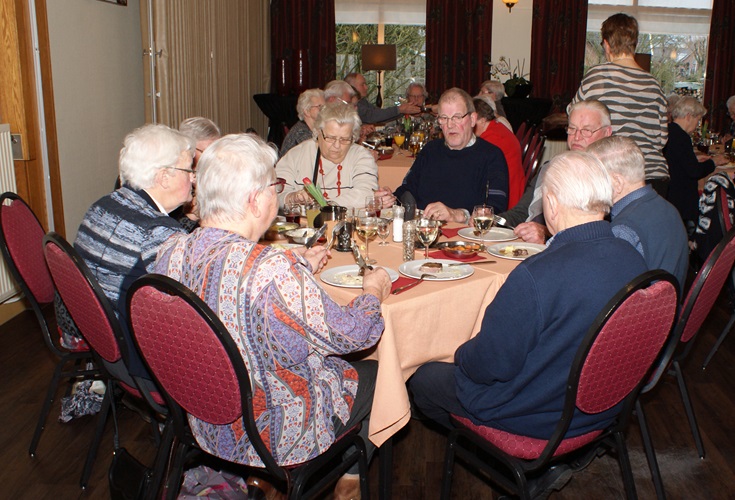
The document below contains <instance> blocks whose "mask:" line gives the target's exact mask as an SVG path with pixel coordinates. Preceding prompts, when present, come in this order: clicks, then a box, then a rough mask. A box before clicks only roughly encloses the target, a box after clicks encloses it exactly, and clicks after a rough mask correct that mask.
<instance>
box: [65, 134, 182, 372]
mask: <svg viewBox="0 0 735 500" xmlns="http://www.w3.org/2000/svg"><path fill="white" fill-rule="evenodd" d="M193 156H194V141H193V140H192V139H190V138H189V137H187V136H185V135H184V134H182V133H181V132H178V131H176V130H173V129H171V128H169V127H167V126H165V125H144V126H142V127H140V128H138V129H136V130H134V131H133V132H131V133H130V134H128V135H127V137H125V142H124V146H123V148H122V149H121V150H120V160H119V165H120V179H121V181H122V187H121V188H120V189H117V190H116V191H114V192H112V193H110V194H108V195H106V196H103V197H102V198H100V199H99V200H97V201H96V202H94V204H92V206H91V207H90V208H89V210H87V213H86V214H85V216H84V219H83V220H82V224H81V225H80V226H79V230H78V232H77V237H76V240H75V241H74V247H75V248H76V249H77V251H78V252H79V254H80V255H81V256H82V258H83V259H84V262H85V263H86V264H87V267H89V269H90V271H92V275H93V276H94V277H95V278H96V279H97V281H98V282H99V284H100V286H101V287H102V291H103V292H104V293H105V295H106V296H107V298H108V299H109V300H110V303H111V304H112V306H113V308H114V309H115V313H116V314H117V316H118V318H120V319H121V322H120V323H121V324H122V325H123V328H124V327H125V325H126V324H127V322H126V321H125V294H126V291H127V289H128V288H129V287H130V284H131V283H132V282H133V281H135V280H136V279H137V278H139V277H141V276H143V275H144V274H146V273H149V272H152V271H153V264H154V261H155V259H156V253H157V252H158V248H159V247H160V246H161V244H162V243H163V242H164V241H166V239H168V237H169V236H172V235H174V234H177V233H183V232H184V229H183V228H182V227H181V224H179V223H178V222H177V221H176V220H175V219H173V218H172V217H169V216H168V213H169V212H172V211H173V210H174V209H176V208H178V207H179V206H181V205H182V204H184V203H186V202H188V201H190V200H191V196H192V194H191V192H192V182H193V181H194V171H193V170H192V160H193ZM125 333H126V335H127V331H125ZM128 340H130V338H129V337H128ZM129 351H130V353H131V357H132V362H131V366H129V367H128V369H129V371H130V373H131V374H133V375H136V376H141V377H144V378H148V379H150V376H149V375H148V373H147V371H146V370H145V368H144V366H143V363H142V361H141V360H140V358H139V357H138V356H137V350H136V349H135V348H134V347H133V344H132V342H130V350H129Z"/></svg>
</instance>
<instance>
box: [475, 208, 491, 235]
mask: <svg viewBox="0 0 735 500" xmlns="http://www.w3.org/2000/svg"><path fill="white" fill-rule="evenodd" d="M493 216H494V212H493V207H490V206H488V205H475V208H473V209H472V223H473V224H474V226H475V234H477V233H478V232H479V233H480V234H479V236H480V237H481V238H482V237H484V236H485V235H486V234H487V233H488V231H490V228H492V227H493V222H494V218H493Z"/></svg>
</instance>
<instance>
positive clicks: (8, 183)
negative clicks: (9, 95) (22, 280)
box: [0, 123, 18, 303]
mask: <svg viewBox="0 0 735 500" xmlns="http://www.w3.org/2000/svg"><path fill="white" fill-rule="evenodd" d="M6 191H13V192H14V193H15V192H16V184H15V167H14V166H13V150H12V146H11V142H10V125H8V124H7V123H0V194H2V193H4V192H6ZM17 293H18V288H17V286H16V284H15V281H13V278H12V277H11V276H10V272H9V271H8V267H7V266H6V265H5V261H4V260H3V262H2V266H1V267H0V303H3V302H5V301H6V300H8V299H9V298H10V297H12V296H13V295H16V294H17Z"/></svg>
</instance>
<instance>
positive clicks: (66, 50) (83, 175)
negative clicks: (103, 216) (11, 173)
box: [47, 0, 145, 241]
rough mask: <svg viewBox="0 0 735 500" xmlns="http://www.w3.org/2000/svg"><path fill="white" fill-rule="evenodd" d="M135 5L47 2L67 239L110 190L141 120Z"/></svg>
mask: <svg viewBox="0 0 735 500" xmlns="http://www.w3.org/2000/svg"><path fill="white" fill-rule="evenodd" d="M139 8H140V2H139V0H128V5H127V7H123V6H119V5H115V4H112V3H107V2H101V1H99V0H48V2H47V9H48V26H49V42H50V46H51V67H52V74H53V90H54V102H55V107H56V127H57V133H58V145H59V163H60V170H61V186H62V193H63V199H64V218H65V224H66V234H67V239H69V241H73V240H74V238H75V237H76V232H77V227H78V226H79V223H80V222H81V220H82V218H83V217H84V213H85V212H86V210H87V208H88V207H89V206H90V205H91V204H92V203H93V202H94V201H95V200H97V199H98V198H100V197H101V196H103V195H105V194H106V193H109V192H110V191H111V190H112V189H113V187H114V183H115V177H116V176H117V157H118V153H119V152H120V148H121V147H122V140H123V138H124V137H125V135H126V134H127V133H128V132H130V131H131V130H133V129H134V128H136V127H138V126H140V125H142V124H143V123H144V121H145V113H144V100H143V99H144V94H143V63H142V50H143V49H142V46H141V34H140V10H139Z"/></svg>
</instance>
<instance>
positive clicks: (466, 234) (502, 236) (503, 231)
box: [457, 227, 518, 241]
mask: <svg viewBox="0 0 735 500" xmlns="http://www.w3.org/2000/svg"><path fill="white" fill-rule="evenodd" d="M457 234H459V235H460V236H461V237H462V238H467V239H468V240H473V241H511V240H515V239H516V238H518V236H516V235H515V233H514V232H513V230H512V229H508V228H506V227H491V228H490V231H488V232H487V234H486V235H485V236H483V237H481V236H475V230H474V228H471V227H465V228H462V229H460V230H459V233H457Z"/></svg>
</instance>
